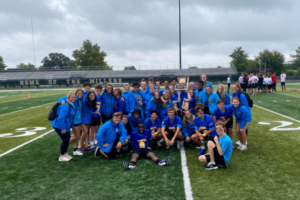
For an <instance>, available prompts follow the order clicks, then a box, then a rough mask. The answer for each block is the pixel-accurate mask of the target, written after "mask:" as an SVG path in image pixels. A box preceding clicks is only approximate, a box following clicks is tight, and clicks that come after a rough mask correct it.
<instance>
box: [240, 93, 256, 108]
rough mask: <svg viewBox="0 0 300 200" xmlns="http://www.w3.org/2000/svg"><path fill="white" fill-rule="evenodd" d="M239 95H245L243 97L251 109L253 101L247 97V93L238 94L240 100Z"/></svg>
mask: <svg viewBox="0 0 300 200" xmlns="http://www.w3.org/2000/svg"><path fill="white" fill-rule="evenodd" d="M241 94H244V95H245V97H246V99H247V101H248V104H249V106H250V108H252V107H253V100H252V99H251V98H250V97H249V95H248V94H247V93H245V92H243V93H240V94H239V99H241Z"/></svg>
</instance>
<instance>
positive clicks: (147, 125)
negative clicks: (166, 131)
mask: <svg viewBox="0 0 300 200" xmlns="http://www.w3.org/2000/svg"><path fill="white" fill-rule="evenodd" d="M144 125H145V129H148V130H150V131H151V133H155V132H157V129H159V128H161V122H160V121H159V119H158V118H156V120H155V122H154V123H152V121H151V118H148V119H146V120H145V122H144Z"/></svg>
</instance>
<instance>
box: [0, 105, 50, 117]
mask: <svg viewBox="0 0 300 200" xmlns="http://www.w3.org/2000/svg"><path fill="white" fill-rule="evenodd" d="M51 103H55V102H51ZM48 104H50V103H46V104H43V105H40V106H35V107H30V108H26V109H23V110H17V111H14V112H10V113H6V114H3V115H0V117H2V116H5V115H9V114H13V113H16V112H21V111H24V110H29V109H32V108H38V107H41V106H44V105H48Z"/></svg>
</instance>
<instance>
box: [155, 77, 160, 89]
mask: <svg viewBox="0 0 300 200" xmlns="http://www.w3.org/2000/svg"><path fill="white" fill-rule="evenodd" d="M160 87H161V84H160V80H159V79H156V80H155V88H156V91H160Z"/></svg>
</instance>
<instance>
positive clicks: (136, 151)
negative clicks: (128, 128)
mask: <svg viewBox="0 0 300 200" xmlns="http://www.w3.org/2000/svg"><path fill="white" fill-rule="evenodd" d="M151 152H153V151H152V149H151V148H149V147H148V148H144V149H133V150H132V153H131V155H133V154H138V155H139V158H147V155H148V153H151Z"/></svg>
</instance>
